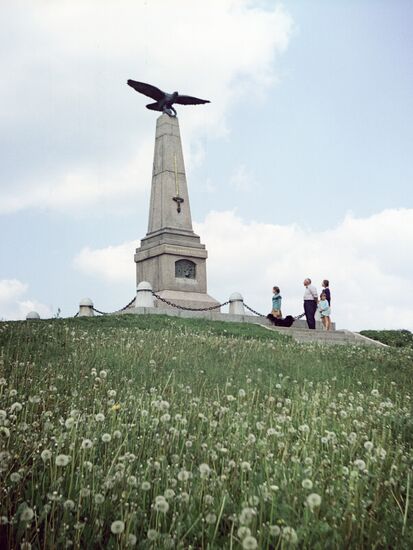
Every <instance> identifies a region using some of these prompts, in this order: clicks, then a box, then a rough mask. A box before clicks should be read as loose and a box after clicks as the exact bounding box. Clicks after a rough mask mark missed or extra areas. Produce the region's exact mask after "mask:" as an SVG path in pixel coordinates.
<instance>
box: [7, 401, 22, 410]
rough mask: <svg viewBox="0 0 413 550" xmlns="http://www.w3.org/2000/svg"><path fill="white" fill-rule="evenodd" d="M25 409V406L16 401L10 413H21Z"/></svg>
mask: <svg viewBox="0 0 413 550" xmlns="http://www.w3.org/2000/svg"><path fill="white" fill-rule="evenodd" d="M22 408H23V405H22V404H21V403H19V402H18V401H16V402H15V403H13V405H12V406H11V407H10V412H20V411H21V410H22Z"/></svg>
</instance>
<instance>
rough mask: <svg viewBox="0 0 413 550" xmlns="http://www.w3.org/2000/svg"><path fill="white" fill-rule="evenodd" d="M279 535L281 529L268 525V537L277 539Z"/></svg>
mask: <svg viewBox="0 0 413 550" xmlns="http://www.w3.org/2000/svg"><path fill="white" fill-rule="evenodd" d="M280 533H281V529H280V527H279V526H278V525H270V535H272V536H273V537H278V536H279V534H280Z"/></svg>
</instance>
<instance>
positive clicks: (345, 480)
mask: <svg viewBox="0 0 413 550" xmlns="http://www.w3.org/2000/svg"><path fill="white" fill-rule="evenodd" d="M0 345H1V355H0V357H1V359H0V369H1V371H0V444H1V449H0V453H1V454H0V466H1V467H0V476H1V477H0V486H1V487H2V491H3V493H2V498H1V501H0V516H1V522H0V523H1V525H0V547H2V548H17V547H20V545H23V546H21V547H22V548H29V547H30V546H29V544H31V547H32V548H40V547H42V548H56V547H64V546H70V545H73V546H74V547H75V548H127V547H132V546H135V547H137V548H188V547H190V546H192V547H195V548H230V547H232V548H276V547H281V546H280V545H281V544H282V545H283V546H282V547H283V548H287V547H289V546H292V545H295V544H298V545H299V546H300V547H306V548H313V547H316V546H317V545H319V547H320V548H321V547H322V548H325V547H331V548H343V547H346V548H370V547H372V546H375V547H377V548H380V547H381V548H385V547H389V546H391V547H392V548H410V547H411V542H412V540H413V528H412V525H413V521H412V520H413V515H412V507H411V506H408V501H409V491H410V494H411V490H412V487H411V478H412V467H413V450H412V440H413V422H412V408H411V395H412V385H413V382H412V380H413V377H412V370H413V365H412V358H413V354H412V351H411V350H410V349H408V348H405V349H391V348H386V349H381V348H369V347H354V346H351V347H348V346H339V347H335V348H328V349H326V348H324V347H320V346H316V345H313V344H308V345H299V344H296V343H294V342H293V341H292V340H291V339H289V338H288V337H284V336H282V335H279V334H278V333H274V332H270V331H266V330H264V329H262V328H261V327H258V326H253V325H245V324H244V325H237V324H232V323H231V324H230V323H228V324H227V323H214V322H206V321H202V320H198V321H197V320H183V319H176V318H170V317H161V316H126V315H123V316H119V317H114V316H112V317H102V318H95V319H87V318H82V319H69V320H53V321H40V322H39V321H38V322H31V323H27V322H7V323H0Z"/></svg>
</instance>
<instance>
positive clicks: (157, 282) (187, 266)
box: [135, 113, 219, 311]
mask: <svg viewBox="0 0 413 550" xmlns="http://www.w3.org/2000/svg"><path fill="white" fill-rule="evenodd" d="M207 257H208V253H207V251H206V249H205V245H203V244H201V242H200V238H199V236H198V235H196V234H195V233H194V231H193V228H192V219H191V210H190V206H189V195H188V187H187V182H186V174H185V165H184V158H183V153H182V144H181V136H180V132H179V122H178V118H177V117H173V116H169V115H168V114H165V113H164V114H162V115H161V116H160V117H159V118H158V119H157V121H156V137H155V152H154V159H153V172H152V188H151V198H150V207H149V224H148V232H147V234H146V237H144V238H143V239H142V240H141V246H140V247H139V248H137V249H136V254H135V262H136V284H137V285H138V284H139V283H140V282H142V281H148V282H149V283H150V284H151V285H152V289H153V290H154V292H156V294H158V295H159V296H160V297H161V298H164V299H166V300H168V301H170V302H173V303H174V304H177V305H180V306H185V307H190V308H207V307H211V306H216V305H218V304H219V302H217V301H216V300H215V299H214V298H212V297H211V296H209V295H208V294H207V276H206V259H207ZM155 305H156V306H159V307H166V306H167V305H166V304H165V303H163V302H160V301H159V300H157V301H156V302H155ZM216 311H219V309H218V308H217V310H216Z"/></svg>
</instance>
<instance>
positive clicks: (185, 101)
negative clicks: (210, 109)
mask: <svg viewBox="0 0 413 550" xmlns="http://www.w3.org/2000/svg"><path fill="white" fill-rule="evenodd" d="M174 103H179V104H180V105H200V104H201V103H211V102H210V101H209V100H208V99H199V98H197V97H191V96H190V95H179V96H178V97H177V98H176V99H175V101H174Z"/></svg>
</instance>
